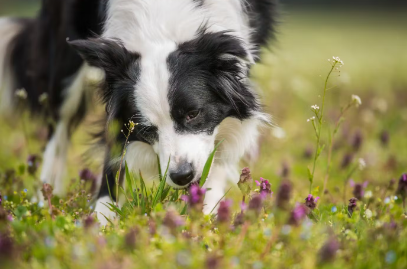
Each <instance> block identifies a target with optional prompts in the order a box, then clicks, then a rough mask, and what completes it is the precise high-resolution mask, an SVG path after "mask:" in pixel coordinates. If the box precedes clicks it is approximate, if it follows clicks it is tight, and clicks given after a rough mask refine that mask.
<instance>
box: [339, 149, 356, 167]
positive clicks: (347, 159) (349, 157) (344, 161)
mask: <svg viewBox="0 0 407 269" xmlns="http://www.w3.org/2000/svg"><path fill="white" fill-rule="evenodd" d="M352 160H353V155H352V154H350V153H346V154H345V155H344V156H343V159H342V163H341V168H342V169H346V168H347V167H348V166H349V165H350V163H351V162H352Z"/></svg>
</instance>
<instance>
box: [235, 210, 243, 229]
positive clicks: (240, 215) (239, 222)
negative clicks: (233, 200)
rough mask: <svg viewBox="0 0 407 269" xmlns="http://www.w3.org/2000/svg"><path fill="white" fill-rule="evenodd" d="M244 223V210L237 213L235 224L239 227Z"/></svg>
mask: <svg viewBox="0 0 407 269" xmlns="http://www.w3.org/2000/svg"><path fill="white" fill-rule="evenodd" d="M243 223H244V213H243V212H240V213H237V214H236V216H235V220H234V221H233V226H234V227H237V226H240V225H242V224H243Z"/></svg>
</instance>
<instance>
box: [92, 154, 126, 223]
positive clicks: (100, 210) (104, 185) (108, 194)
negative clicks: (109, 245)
mask: <svg viewBox="0 0 407 269" xmlns="http://www.w3.org/2000/svg"><path fill="white" fill-rule="evenodd" d="M117 170H118V166H117V165H116V164H112V163H110V153H109V152H107V155H106V160H105V166H104V168H103V174H102V179H101V187H100V190H99V194H98V196H97V201H96V206H95V212H96V214H97V218H98V220H99V223H100V224H101V225H102V226H106V225H107V224H108V220H107V219H109V220H113V219H114V218H115V217H116V214H115V213H114V212H113V211H111V210H110V209H109V206H108V203H111V204H116V192H115V185H116V180H115V179H116V173H117ZM123 173H124V169H122V171H121V173H120V177H121V178H123ZM119 181H122V180H119ZM119 198H122V197H119ZM123 202H124V200H123V199H119V208H120V207H121V206H122V204H123Z"/></svg>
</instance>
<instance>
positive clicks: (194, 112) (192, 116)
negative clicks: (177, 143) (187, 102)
mask: <svg viewBox="0 0 407 269" xmlns="http://www.w3.org/2000/svg"><path fill="white" fill-rule="evenodd" d="M198 115H199V110H192V111H189V112H188V114H187V117H186V119H187V121H190V120H193V119H195V118H196V117H198Z"/></svg>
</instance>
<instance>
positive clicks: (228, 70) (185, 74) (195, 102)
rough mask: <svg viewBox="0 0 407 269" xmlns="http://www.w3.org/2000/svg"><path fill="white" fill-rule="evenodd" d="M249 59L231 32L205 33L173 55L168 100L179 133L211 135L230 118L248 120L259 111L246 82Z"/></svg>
mask: <svg viewBox="0 0 407 269" xmlns="http://www.w3.org/2000/svg"><path fill="white" fill-rule="evenodd" d="M246 56H247V53H246V51H245V49H244V47H243V46H242V43H241V41H240V40H239V39H238V38H236V37H234V36H233V35H232V34H231V33H228V32H218V33H207V32H206V31H204V30H202V31H201V32H200V34H199V36H198V37H197V38H196V39H194V40H192V41H189V42H185V43H183V44H180V45H179V48H178V50H177V51H175V52H173V53H171V54H170V56H169V57H168V65H169V70H170V73H171V79H170V89H169V94H168V99H169V103H170V106H171V116H172V118H173V119H174V121H175V122H176V124H177V126H176V128H177V130H178V131H180V132H191V133H199V132H206V133H209V134H211V133H212V132H213V131H214V129H215V127H216V126H218V125H219V124H220V122H221V121H223V120H224V119H225V118H226V117H235V118H238V119H240V120H244V119H247V118H249V117H250V116H251V115H252V112H253V111H257V110H259V107H260V106H259V104H258V101H257V98H256V96H255V95H254V93H253V92H252V91H251V90H250V89H249V88H248V85H247V84H246V83H245V79H246V77H247V73H246V69H247V68H244V67H245V66H244V65H245V63H244V58H245V57H246ZM197 110H198V111H199V114H198V116H197V117H196V118H194V119H193V120H187V118H186V116H187V114H188V112H190V111H197Z"/></svg>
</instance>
